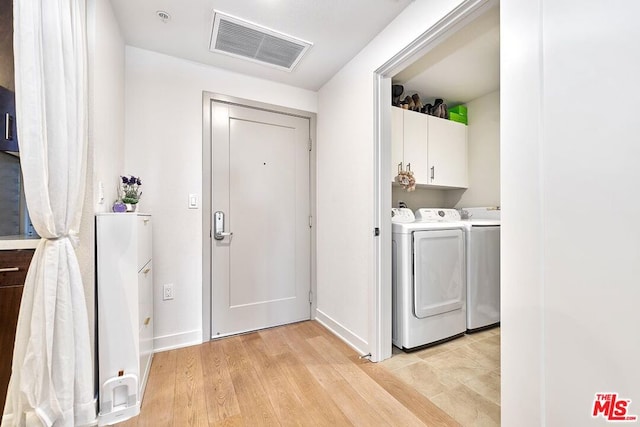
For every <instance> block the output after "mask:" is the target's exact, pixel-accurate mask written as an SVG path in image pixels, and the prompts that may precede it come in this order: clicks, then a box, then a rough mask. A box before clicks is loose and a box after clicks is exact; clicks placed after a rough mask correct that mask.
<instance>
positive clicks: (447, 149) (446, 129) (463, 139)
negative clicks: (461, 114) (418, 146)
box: [426, 116, 469, 188]
mask: <svg viewBox="0 0 640 427" xmlns="http://www.w3.org/2000/svg"><path fill="white" fill-rule="evenodd" d="M426 117H427V121H428V126H427V128H428V138H427V141H428V156H427V158H428V165H429V181H428V183H429V184H430V185H438V186H443V187H456V188H467V187H468V185H469V183H468V168H467V126H466V125H464V124H462V123H458V122H454V121H451V120H445V119H441V118H439V117H433V116H426Z"/></svg>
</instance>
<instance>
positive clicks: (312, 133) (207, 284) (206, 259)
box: [202, 91, 317, 342]
mask: <svg viewBox="0 0 640 427" xmlns="http://www.w3.org/2000/svg"><path fill="white" fill-rule="evenodd" d="M213 102H219V103H223V104H228V105H233V106H238V107H244V108H252V109H256V110H262V111H267V112H271V113H278V114H285V115H289V116H295V117H301V118H304V119H308V120H309V137H310V138H311V150H310V154H309V208H310V211H311V247H310V248H309V249H310V257H311V260H310V261H311V264H310V266H311V277H310V285H311V319H315V314H316V307H317V292H316V289H317V280H316V278H317V274H316V229H317V227H316V224H317V211H316V170H317V169H316V125H317V114H316V113H312V112H310V111H303V110H297V109H295V108H289V107H284V106H281V105H273V104H267V103H263V102H258V101H253V100H249V99H243V98H237V97H234V96H229V95H224V94H220V93H214V92H207V91H203V92H202V342H207V341H211V320H212V311H211V310H212V307H211V291H212V288H211V286H212V285H213V283H212V282H211V243H212V237H211V229H212V225H211V222H212V218H213V210H212V206H211V140H212V135H211V123H212V121H211V113H212V108H211V105H212V104H213Z"/></svg>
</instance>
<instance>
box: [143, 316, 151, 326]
mask: <svg viewBox="0 0 640 427" xmlns="http://www.w3.org/2000/svg"><path fill="white" fill-rule="evenodd" d="M149 322H151V317H147V318H146V319H144V326H147V325H148V324H149Z"/></svg>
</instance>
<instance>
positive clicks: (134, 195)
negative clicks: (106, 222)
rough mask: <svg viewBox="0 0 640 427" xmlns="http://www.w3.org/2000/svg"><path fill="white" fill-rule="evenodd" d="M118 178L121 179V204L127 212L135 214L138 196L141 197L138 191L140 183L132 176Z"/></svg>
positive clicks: (140, 192) (138, 179)
mask: <svg viewBox="0 0 640 427" xmlns="http://www.w3.org/2000/svg"><path fill="white" fill-rule="evenodd" d="M120 178H121V179H122V183H121V186H122V187H121V193H122V203H124V204H125V206H126V207H127V212H135V211H136V208H137V207H138V202H139V201H140V196H142V191H141V190H140V186H141V185H142V181H140V178H136V177H135V176H133V175H131V176H129V177H126V176H121V177H120Z"/></svg>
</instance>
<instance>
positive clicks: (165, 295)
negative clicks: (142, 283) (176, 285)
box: [162, 283, 173, 301]
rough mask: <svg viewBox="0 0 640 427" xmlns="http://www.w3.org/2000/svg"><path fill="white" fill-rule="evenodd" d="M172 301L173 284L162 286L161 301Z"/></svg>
mask: <svg viewBox="0 0 640 427" xmlns="http://www.w3.org/2000/svg"><path fill="white" fill-rule="evenodd" d="M168 299H173V283H167V284H165V285H164V286H162V300H163V301H166V300H168Z"/></svg>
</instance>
